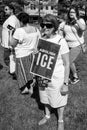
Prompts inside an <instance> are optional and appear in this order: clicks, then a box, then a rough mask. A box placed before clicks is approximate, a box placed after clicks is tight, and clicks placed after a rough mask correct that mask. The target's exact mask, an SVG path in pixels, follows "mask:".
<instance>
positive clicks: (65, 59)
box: [62, 53, 70, 83]
mask: <svg viewBox="0 0 87 130" xmlns="http://www.w3.org/2000/svg"><path fill="white" fill-rule="evenodd" d="M62 59H63V63H64V67H65V74H64V82H65V83H68V80H69V71H70V62H69V53H66V54H63V55H62Z"/></svg>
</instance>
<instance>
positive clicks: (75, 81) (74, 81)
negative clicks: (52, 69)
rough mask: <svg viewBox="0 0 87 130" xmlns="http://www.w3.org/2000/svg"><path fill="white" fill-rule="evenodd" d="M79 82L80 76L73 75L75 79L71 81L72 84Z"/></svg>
mask: <svg viewBox="0 0 87 130" xmlns="http://www.w3.org/2000/svg"><path fill="white" fill-rule="evenodd" d="M78 82H79V78H76V77H73V80H72V81H71V84H76V83H78Z"/></svg>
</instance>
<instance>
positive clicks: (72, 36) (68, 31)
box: [59, 18, 85, 47]
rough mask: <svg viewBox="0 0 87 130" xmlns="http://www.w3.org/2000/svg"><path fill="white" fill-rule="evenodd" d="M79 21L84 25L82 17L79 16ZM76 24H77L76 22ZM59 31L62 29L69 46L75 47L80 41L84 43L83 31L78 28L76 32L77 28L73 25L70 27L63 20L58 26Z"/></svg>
mask: <svg viewBox="0 0 87 130" xmlns="http://www.w3.org/2000/svg"><path fill="white" fill-rule="evenodd" d="M79 21H80V22H81V23H82V24H83V25H84V26H85V21H84V20H83V19H82V18H80V19H79ZM76 26H78V25H77V24H76ZM72 30H73V31H72ZM59 31H64V33H65V39H66V41H67V42H68V45H69V47H76V46H79V45H80V44H81V43H82V44H83V43H84V33H83V32H82V31H81V30H80V29H79V31H78V33H77V30H76V29H75V27H74V26H72V27H71V26H70V25H67V24H65V22H63V23H61V24H60V26H59ZM77 38H78V39H79V40H78V39H77ZM79 41H80V42H79Z"/></svg>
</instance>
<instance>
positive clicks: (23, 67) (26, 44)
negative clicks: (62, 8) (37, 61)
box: [1, 4, 86, 130]
mask: <svg viewBox="0 0 87 130" xmlns="http://www.w3.org/2000/svg"><path fill="white" fill-rule="evenodd" d="M4 11H5V14H6V15H8V18H7V19H6V21H5V22H4V23H3V26H2V42H1V46H2V47H3V48H4V56H3V59H4V62H5V64H6V65H7V66H8V68H9V69H8V72H10V62H11V61H10V60H11V59H10V55H11V54H13V58H14V61H15V63H16V66H15V71H14V72H13V73H12V75H13V74H15V75H16V78H17V82H18V86H19V89H20V91H21V94H26V93H30V94H32V93H33V87H34V86H35V79H36V77H37V76H36V75H35V74H32V73H31V72H30V68H31V64H32V59H33V58H34V56H35V54H37V53H38V52H39V50H38V48H37V46H38V42H39V39H43V40H45V41H48V42H50V45H51V44H53V43H54V45H55V44H56V45H59V46H60V48H59V52H58V55H57V59H56V63H55V67H54V69H53V73H52V77H51V79H50V80H48V79H46V77H42V76H40V75H39V77H40V79H39V78H37V85H38V86H37V87H38V88H39V89H38V90H39V97H40V101H41V103H43V104H44V109H45V115H44V117H43V118H42V119H41V120H40V121H39V123H38V125H43V124H45V123H46V122H47V121H48V120H49V119H50V117H51V108H56V109H57V112H58V130H64V120H63V119H64V117H63V116H64V108H65V106H66V105H67V100H68V93H69V90H68V89H69V88H68V86H69V83H72V84H75V83H77V82H79V77H78V74H77V70H76V66H75V60H76V58H77V57H78V56H79V54H80V52H81V45H83V44H84V31H85V29H86V24H85V21H84V19H82V18H80V16H79V11H78V8H77V7H71V8H70V9H69V11H68V14H67V19H66V20H64V21H63V22H62V23H61V24H60V25H58V21H57V18H56V16H54V15H52V14H47V15H45V16H44V17H43V19H42V21H41V23H40V27H39V28H38V27H36V26H34V25H31V24H30V23H29V15H28V14H27V13H25V12H19V14H18V15H17V16H16V15H15V9H14V7H13V6H12V5H11V4H8V5H6V6H5V8H4ZM45 60H46V59H45ZM71 73H72V76H71ZM43 79H44V84H46V86H45V85H44V88H43V84H42V82H40V80H43ZM47 80H48V82H47ZM39 82H40V83H41V85H40V86H39Z"/></svg>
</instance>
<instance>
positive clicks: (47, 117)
mask: <svg viewBox="0 0 87 130" xmlns="http://www.w3.org/2000/svg"><path fill="white" fill-rule="evenodd" d="M49 119H50V116H46V115H45V117H44V118H43V119H41V120H40V121H39V123H38V125H44V124H45V123H46V122H47V121H48V120H49Z"/></svg>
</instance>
